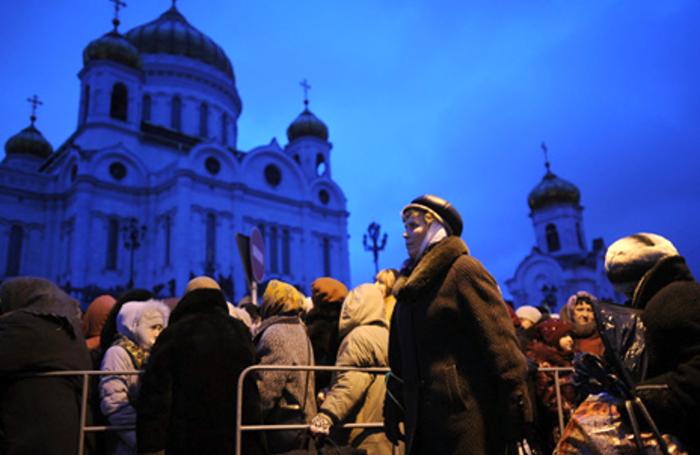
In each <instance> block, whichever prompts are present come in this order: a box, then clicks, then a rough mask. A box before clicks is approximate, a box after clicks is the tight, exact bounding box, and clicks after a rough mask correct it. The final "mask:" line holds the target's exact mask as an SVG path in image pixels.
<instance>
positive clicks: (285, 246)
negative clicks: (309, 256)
mask: <svg viewBox="0 0 700 455" xmlns="http://www.w3.org/2000/svg"><path fill="white" fill-rule="evenodd" d="M289 271H290V267H289V229H284V230H282V273H284V274H285V275H289Z"/></svg>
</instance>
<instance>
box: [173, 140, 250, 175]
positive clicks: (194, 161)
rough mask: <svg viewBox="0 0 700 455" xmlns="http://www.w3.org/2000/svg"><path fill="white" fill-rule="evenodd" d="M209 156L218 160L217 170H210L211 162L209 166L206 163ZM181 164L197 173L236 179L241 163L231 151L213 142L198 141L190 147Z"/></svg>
mask: <svg viewBox="0 0 700 455" xmlns="http://www.w3.org/2000/svg"><path fill="white" fill-rule="evenodd" d="M209 158H214V159H215V160H217V161H218V163H219V170H218V172H215V173H212V172H211V170H213V169H211V164H210V165H209V167H208V164H207V159H209ZM182 164H183V166H182V167H184V168H186V169H192V170H194V171H195V172H196V173H197V174H199V175H204V176H206V177H209V178H216V179H220V180H226V181H233V180H237V179H238V176H239V175H240V173H241V165H240V164H239V162H238V160H237V159H236V157H235V156H233V155H232V154H231V151H230V150H228V149H226V148H224V147H222V146H221V145H219V144H217V143H215V142H207V143H200V144H197V145H196V146H194V147H192V150H190V152H189V154H188V155H187V158H186V160H185V161H183V163H182ZM210 169H211V170H210Z"/></svg>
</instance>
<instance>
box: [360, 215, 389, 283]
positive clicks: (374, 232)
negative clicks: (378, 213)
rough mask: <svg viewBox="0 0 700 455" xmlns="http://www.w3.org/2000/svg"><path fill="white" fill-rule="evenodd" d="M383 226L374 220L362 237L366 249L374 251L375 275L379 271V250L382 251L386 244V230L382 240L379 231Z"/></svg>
mask: <svg viewBox="0 0 700 455" xmlns="http://www.w3.org/2000/svg"><path fill="white" fill-rule="evenodd" d="M381 228H382V227H381V226H380V225H379V224H377V223H374V222H372V223H371V224H370V225H369V227H368V228H367V234H365V235H364V236H363V237H362V244H363V245H364V247H365V251H371V252H372V253H374V274H375V276H376V275H377V273H379V252H380V251H382V250H383V249H384V247H385V246H386V232H385V233H384V236H383V237H382V240H381V241H380V240H379V231H380V230H381ZM368 235H369V238H370V239H371V240H372V244H371V245H370V244H369V243H368V242H367V236H368Z"/></svg>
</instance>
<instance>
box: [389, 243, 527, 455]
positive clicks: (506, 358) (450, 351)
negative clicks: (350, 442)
mask: <svg viewBox="0 0 700 455" xmlns="http://www.w3.org/2000/svg"><path fill="white" fill-rule="evenodd" d="M394 295H395V296H396V300H397V304H396V307H395V309H394V315H393V318H392V323H391V337H390V342H389V363H390V367H391V369H392V372H393V373H394V374H396V375H397V376H399V377H401V378H402V380H403V387H402V391H397V390H396V388H395V386H394V385H395V384H396V383H397V382H398V381H391V380H390V382H389V388H390V391H391V389H393V391H394V392H396V394H399V395H400V394H401V393H402V394H403V398H402V399H401V398H399V399H400V400H401V401H403V406H404V408H405V426H406V437H407V443H406V448H407V449H406V453H407V454H417V453H422V454H443V453H445V454H447V453H449V454H483V455H486V454H498V453H503V452H504V450H505V442H506V440H507V439H508V438H509V437H510V436H511V435H512V433H513V432H514V429H515V428H517V427H519V426H520V425H521V424H522V421H523V420H524V419H525V418H526V417H527V416H526V414H527V412H528V411H529V409H530V408H529V398H528V394H527V385H526V375H527V364H526V359H525V356H524V355H523V353H522V352H521V351H520V347H519V343H518V340H517V338H516V336H515V330H514V327H513V323H512V321H511V318H510V315H509V313H508V310H507V309H506V306H505V305H506V304H505V303H504V301H503V299H502V297H501V294H500V291H499V289H498V286H497V284H496V281H495V280H494V279H493V277H492V276H491V274H489V273H488V272H487V271H486V269H485V268H484V267H483V265H481V263H480V262H479V261H477V260H476V259H474V258H472V257H471V256H469V252H468V250H467V247H466V245H465V244H464V242H463V241H462V240H461V239H460V238H458V237H454V236H452V237H448V238H447V239H445V240H443V241H441V242H439V243H437V244H436V245H435V246H433V247H432V248H431V249H430V250H429V251H428V252H427V253H426V254H425V256H423V258H422V259H421V260H420V261H419V262H418V264H417V265H416V267H415V268H413V269H412V270H408V269H404V270H402V271H401V273H400V275H399V278H398V279H397V282H396V285H395V286H394ZM387 400H390V397H387ZM385 401H386V400H385ZM385 406H386V404H385Z"/></svg>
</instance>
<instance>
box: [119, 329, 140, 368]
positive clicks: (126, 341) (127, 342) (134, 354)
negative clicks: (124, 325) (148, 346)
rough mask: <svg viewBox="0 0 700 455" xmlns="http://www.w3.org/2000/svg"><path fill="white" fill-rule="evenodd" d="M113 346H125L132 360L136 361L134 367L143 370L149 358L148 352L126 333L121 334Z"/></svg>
mask: <svg viewBox="0 0 700 455" xmlns="http://www.w3.org/2000/svg"><path fill="white" fill-rule="evenodd" d="M112 346H120V347H122V348H124V350H125V351H126V352H128V353H129V356H130V357H131V361H132V362H133V363H134V368H135V369H136V370H141V369H142V368H143V366H144V364H145V363H146V361H147V360H148V352H146V351H144V350H143V349H141V347H139V345H138V344H137V343H135V342H134V341H133V340H132V339H131V338H129V337H127V336H126V335H121V334H120V335H119V337H118V338H117V339H116V340H115V341H114V343H112Z"/></svg>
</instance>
